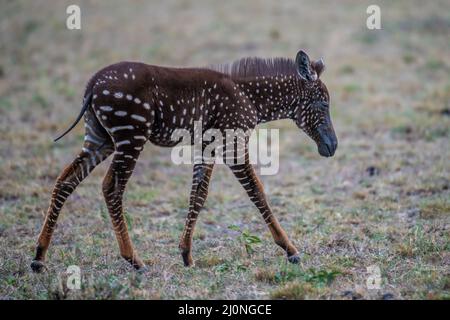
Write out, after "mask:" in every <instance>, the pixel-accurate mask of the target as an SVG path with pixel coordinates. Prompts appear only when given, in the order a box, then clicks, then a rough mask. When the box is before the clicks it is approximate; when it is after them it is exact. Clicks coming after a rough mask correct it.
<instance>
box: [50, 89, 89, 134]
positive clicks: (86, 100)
mask: <svg viewBox="0 0 450 320" xmlns="http://www.w3.org/2000/svg"><path fill="white" fill-rule="evenodd" d="M91 101H92V92H91V93H89V94H88V95H87V96H86V97H85V99H84V103H83V108H81V111H80V114H79V115H78V118H77V119H76V120H75V122H74V123H72V125H71V126H70V127H69V129H67V130H66V131H65V132H64V133H63V134H62V135H60V136H59V137H58V138H55V139H54V140H53V141H54V142H56V141H58V140H59V139H61V138H62V137H64V136H65V135H66V134H68V133H69V132H70V130H72V129H73V128H74V127H75V126H76V125H77V124H78V122H80V120H81V117H83V115H84V113H85V112H86V110H87V108H89V105H90V104H91Z"/></svg>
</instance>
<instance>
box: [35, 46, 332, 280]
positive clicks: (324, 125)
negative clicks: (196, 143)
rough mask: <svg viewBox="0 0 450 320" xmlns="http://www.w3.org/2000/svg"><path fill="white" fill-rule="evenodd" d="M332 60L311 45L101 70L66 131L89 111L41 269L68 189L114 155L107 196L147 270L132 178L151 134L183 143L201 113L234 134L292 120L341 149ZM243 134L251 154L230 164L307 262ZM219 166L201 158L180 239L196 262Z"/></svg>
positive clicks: (116, 223) (124, 238)
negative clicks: (308, 49)
mask: <svg viewBox="0 0 450 320" xmlns="http://www.w3.org/2000/svg"><path fill="white" fill-rule="evenodd" d="M324 67H325V66H324V63H323V61H322V60H317V61H310V59H309V57H308V55H307V54H306V53H305V52H304V51H299V52H298V53H297V56H296V59H295V60H291V59H285V58H274V59H261V58H244V59H241V60H238V61H236V62H234V63H231V64H227V65H219V66H214V67H209V68H166V67H158V66H151V65H146V64H143V63H137V62H121V63H117V64H113V65H110V66H108V67H106V68H104V69H102V70H100V71H99V72H97V73H96V74H95V75H94V76H93V77H92V78H91V80H90V81H89V82H88V84H87V87H86V92H85V95H84V102H83V107H82V110H81V113H80V114H79V116H78V118H77V119H76V121H75V123H74V124H73V125H72V126H71V127H70V128H69V129H68V130H67V131H66V132H65V133H64V134H63V135H65V134H66V133H67V132H69V131H70V130H71V129H72V128H73V127H74V126H75V125H76V124H77V123H78V121H79V120H80V119H81V118H82V117H83V116H84V123H85V130H86V133H85V139H84V145H83V148H82V150H81V152H80V153H79V154H78V156H77V157H76V158H75V160H73V162H72V163H71V164H70V165H68V166H67V167H66V168H65V169H64V170H63V172H62V173H61V174H60V176H59V177H58V179H57V181H56V184H55V187H54V189H53V193H52V198H51V202H50V206H49V208H48V211H47V215H46V217H45V221H44V224H43V227H42V230H41V232H40V235H39V238H38V242H37V249H36V256H35V258H34V260H33V262H32V263H31V267H32V269H33V270H34V271H36V272H39V271H41V270H43V269H44V261H45V255H46V252H47V249H48V246H49V243H50V239H51V237H52V234H53V231H54V229H55V226H56V221H57V218H58V215H59V213H60V211H61V208H62V206H63V204H64V202H65V201H66V199H67V197H68V196H69V195H70V194H71V193H72V192H73V191H74V190H75V188H76V187H77V186H78V184H79V183H80V182H81V181H82V180H83V179H84V178H86V177H87V176H88V175H89V173H90V172H91V171H92V170H93V169H94V168H95V167H96V166H97V165H98V164H99V163H101V162H102V161H103V160H105V159H106V158H107V157H108V156H110V155H111V154H113V159H112V162H111V165H110V167H109V169H108V171H107V173H106V176H105V178H104V180H103V194H104V197H105V201H106V204H107V207H108V211H109V214H110V216H111V220H112V224H113V227H114V231H115V234H116V237H117V241H118V244H119V249H120V254H121V256H122V257H123V258H125V259H126V260H127V261H128V262H129V263H131V265H132V266H133V267H135V268H136V269H142V268H144V267H145V266H144V263H143V261H142V260H141V259H140V258H139V256H138V254H137V253H136V251H135V250H134V249H133V245H132V243H131V239H130V236H129V234H128V231H127V225H126V223H125V219H124V215H123V204H122V196H123V193H124V191H125V186H126V184H127V182H128V179H129V178H130V176H131V174H132V172H133V169H134V167H135V165H136V161H137V160H138V157H139V154H140V153H141V152H142V150H143V147H144V144H145V143H146V142H147V141H148V140H150V141H151V142H152V143H154V144H156V145H158V146H164V147H172V146H175V145H176V144H177V143H178V142H179V141H174V140H172V138H171V137H172V134H173V133H174V131H175V130H176V129H186V130H188V131H189V132H190V133H191V134H194V124H195V123H194V122H196V121H198V122H200V123H201V125H202V128H203V131H206V130H208V129H212V128H213V129H217V130H219V131H220V132H224V131H225V130H226V129H242V130H244V131H249V130H250V131H251V130H252V129H254V128H255V127H256V126H257V125H258V124H260V123H264V122H268V121H272V120H277V119H285V118H289V119H292V120H294V121H295V123H296V124H297V126H298V127H299V128H301V129H303V130H304V131H305V132H306V133H307V135H309V136H310V137H311V138H312V139H313V140H314V141H315V142H316V144H317V146H318V152H319V154H320V155H322V156H325V157H330V156H333V154H334V152H335V150H336V147H337V139H336V136H335V133H334V129H333V126H332V123H331V120H330V113H329V101H330V98H329V94H328V90H327V88H326V86H325V85H324V84H323V83H322V81H321V80H320V79H319V76H320V75H321V73H322V71H323V70H324ZM63 135H62V136H63ZM62 136H60V137H59V138H61V137H62ZM59 138H57V139H56V140H58V139H59ZM241 140H244V141H233V142H232V144H233V143H235V144H236V145H237V148H239V146H240V148H241V149H242V148H243V150H241V151H243V153H237V152H236V153H232V154H233V155H236V157H237V156H238V154H242V156H241V158H242V159H241V161H235V162H233V163H231V164H230V163H229V161H227V162H226V164H227V166H229V167H230V169H231V171H232V172H233V174H234V175H235V176H236V178H237V179H238V180H239V182H240V183H241V184H242V186H243V187H244V188H245V190H246V192H247V193H248V196H249V197H250V199H251V200H252V201H253V203H254V204H255V205H256V207H257V208H258V209H259V211H260V213H261V215H262V217H263V219H264V220H265V222H266V224H267V226H268V228H269V230H270V232H271V233H272V236H273V238H274V240H275V243H276V244H277V245H279V246H280V247H281V248H282V249H283V250H285V251H286V253H287V257H288V260H289V261H290V262H292V263H297V262H298V261H299V252H298V250H297V248H296V247H295V246H294V245H293V244H292V242H291V241H290V240H289V238H288V237H287V235H286V232H285V231H284V230H283V228H282V227H281V226H280V224H279V222H278V220H277V219H276V217H275V216H274V215H273V213H272V210H271V208H270V206H269V204H268V201H267V199H266V196H265V194H264V191H263V186H262V184H261V182H260V181H259V179H258V177H257V176H256V174H255V171H254V169H253V167H252V165H251V164H250V162H249V155H248V148H247V144H248V138H247V137H245V138H243V139H241ZM239 142H240V143H239ZM242 142H243V143H242ZM227 143H228V142H227ZM242 146H243V147H242ZM204 147H206V145H204ZM226 147H227V148H228V146H226ZM232 147H233V148H234V145H232ZM233 150H234V149H233ZM213 168H214V162H212V163H211V162H206V161H203V160H202V161H199V163H195V164H194V168H193V182H192V191H191V195H190V204H189V211H188V215H187V219H186V223H185V228H184V231H183V234H182V236H181V240H180V244H179V248H180V250H181V255H182V258H183V261H184V264H185V265H186V266H190V265H192V264H193V259H192V255H191V251H192V237H193V232H194V226H195V223H196V220H197V216H198V214H199V211H200V209H201V208H202V206H203V204H204V202H205V200H206V197H207V194H208V184H209V181H210V178H211V173H212V171H213Z"/></svg>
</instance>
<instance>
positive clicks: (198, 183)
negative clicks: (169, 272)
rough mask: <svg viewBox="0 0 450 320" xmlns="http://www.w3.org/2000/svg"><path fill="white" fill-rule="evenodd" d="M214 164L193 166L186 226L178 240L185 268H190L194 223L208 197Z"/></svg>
mask: <svg viewBox="0 0 450 320" xmlns="http://www.w3.org/2000/svg"><path fill="white" fill-rule="evenodd" d="M213 168H214V164H205V163H202V164H195V165H194V174H193V179H192V190H191V196H190V200H189V213H188V215H187V218H186V224H185V226H184V231H183V234H182V236H181V240H180V245H179V248H180V251H181V256H182V257H183V262H184V265H185V266H192V265H193V263H194V261H193V260H192V255H191V250H192V236H193V234H194V227H195V222H196V221H197V216H198V213H199V211H200V209H201V208H202V207H203V204H204V203H205V201H206V197H207V196H208V186H209V180H210V178H211V173H212V171H213Z"/></svg>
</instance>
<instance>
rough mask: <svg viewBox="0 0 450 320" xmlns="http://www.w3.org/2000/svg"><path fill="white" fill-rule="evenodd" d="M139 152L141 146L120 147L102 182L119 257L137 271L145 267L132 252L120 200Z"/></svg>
mask: <svg viewBox="0 0 450 320" xmlns="http://www.w3.org/2000/svg"><path fill="white" fill-rule="evenodd" d="M116 145H117V144H116ZM141 150H142V145H141V146H137V145H136V144H133V145H131V144H129V145H120V146H119V147H118V149H117V150H116V152H115V154H114V157H113V160H112V163H111V166H110V167H109V170H108V172H107V173H106V176H105V178H104V180H103V195H104V197H105V201H106V205H107V207H108V211H109V214H110V216H111V221H112V224H113V228H114V233H115V234H116V238H117V242H118V244H119V250H120V255H121V256H122V257H123V258H124V259H125V260H127V261H128V262H129V263H130V264H131V265H132V266H133V267H134V268H135V269H138V270H139V269H142V268H144V267H145V265H144V263H143V262H142V260H141V259H140V258H139V257H138V256H137V254H136V252H135V251H134V248H133V244H132V242H131V239H130V236H129V234H128V228H127V224H126V221H125V218H124V215H123V207H122V198H123V193H124V191H125V187H126V184H127V182H128V179H129V178H130V176H131V174H132V173H133V169H134V167H135V165H136V161H137V159H138V157H139V154H140V152H141Z"/></svg>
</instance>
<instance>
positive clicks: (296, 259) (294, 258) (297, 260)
mask: <svg viewBox="0 0 450 320" xmlns="http://www.w3.org/2000/svg"><path fill="white" fill-rule="evenodd" d="M288 261H289V262H290V263H293V264H298V263H300V256H299V255H298V253H296V254H294V255H292V256H290V257H288Z"/></svg>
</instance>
